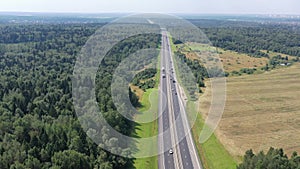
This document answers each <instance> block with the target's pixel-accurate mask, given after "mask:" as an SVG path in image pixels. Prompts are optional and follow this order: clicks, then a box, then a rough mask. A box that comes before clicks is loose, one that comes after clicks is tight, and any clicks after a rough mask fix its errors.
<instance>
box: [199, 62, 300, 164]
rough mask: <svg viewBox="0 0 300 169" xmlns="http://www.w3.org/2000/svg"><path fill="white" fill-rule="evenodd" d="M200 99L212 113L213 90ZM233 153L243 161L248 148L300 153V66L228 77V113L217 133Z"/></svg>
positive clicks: (224, 116)
mask: <svg viewBox="0 0 300 169" xmlns="http://www.w3.org/2000/svg"><path fill="white" fill-rule="evenodd" d="M207 85H208V87H207V90H206V91H205V93H204V95H202V96H201V99H200V100H201V104H200V111H201V113H202V114H203V117H204V118H205V117H206V115H207V112H208V110H209V106H210V105H209V103H210V99H211V89H210V88H209V83H207ZM215 134H216V136H217V138H218V139H219V140H220V141H221V143H222V144H223V145H224V146H225V148H226V149H227V150H228V151H229V153H230V154H232V155H233V156H235V157H237V158H236V159H240V158H238V157H241V156H243V155H244V153H245V151H246V150H248V149H253V150H254V151H255V152H258V151H260V150H264V151H267V150H268V149H269V147H270V146H273V147H276V148H283V149H284V150H285V152H286V153H287V154H288V155H291V153H292V152H293V151H297V152H298V153H300V64H299V63H297V64H295V65H293V66H291V67H287V68H281V69H275V70H272V71H270V72H266V73H262V74H256V75H244V76H239V77H229V78H228V79H227V101H226V106H225V111H224V114H223V117H222V120H221V121H220V124H219V127H218V129H217V131H216V132H215Z"/></svg>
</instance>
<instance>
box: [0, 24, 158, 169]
mask: <svg viewBox="0 0 300 169" xmlns="http://www.w3.org/2000/svg"><path fill="white" fill-rule="evenodd" d="M100 26H101V25H99V24H43V25H2V26H0V32H1V37H0V42H1V43H0V51H1V52H0V64H1V65H0V79H1V81H0V86H1V89H2V90H0V98H1V100H0V120H1V123H0V168H1V169H5V168H85V169H87V168H107V169H108V168H132V164H133V163H132V159H127V158H123V157H120V156H117V155H112V154H110V153H109V152H107V151H105V150H103V149H101V148H100V147H98V146H97V145H96V144H95V143H94V142H93V141H92V140H91V139H89V138H88V137H87V136H86V133H85V132H84V131H83V129H82V128H81V125H80V123H79V121H78V120H77V118H76V115H75V112H74V107H73V103H72V98H71V97H72V96H71V77H72V73H73V67H74V64H75V61H76V55H77V54H78V53H79V52H80V50H81V47H82V46H83V45H84V44H85V42H86V41H87V39H88V38H89V36H90V35H92V34H93V33H94V32H95V30H96V29H97V28H99V27H100ZM159 42H160V36H158V35H144V36H140V37H133V38H132V39H129V40H127V41H124V42H121V44H120V45H119V47H118V46H116V47H115V48H114V49H113V50H112V51H111V52H110V53H108V56H107V57H106V58H105V59H104V61H103V63H102V68H101V69H100V70H99V77H98V78H97V84H99V85H97V93H98V94H97V96H99V97H98V98H97V100H98V102H99V107H100V109H101V110H103V112H104V114H105V117H106V118H107V119H108V121H109V123H110V124H111V125H112V126H113V127H114V128H115V129H116V130H119V131H120V132H121V133H124V134H126V135H129V134H130V132H132V130H133V128H134V124H132V123H130V122H129V121H128V120H125V118H122V116H121V115H119V114H118V113H117V111H116V110H115V107H114V105H113V104H112V101H111V98H110V93H109V92H108V91H109V90H108V88H109V86H110V83H111V74H112V72H113V70H114V69H115V68H116V66H117V65H118V63H119V62H121V60H122V59H123V58H125V57H126V56H128V55H129V54H130V53H132V52H134V51H136V50H138V49H141V48H148V47H149V46H150V47H154V48H156V47H157V45H158V44H159ZM127 45H129V46H132V48H131V49H129V48H123V47H124V46H127ZM121 46H122V47H121ZM103 65H104V66H103ZM130 96H131V100H132V102H133V103H134V104H137V100H138V99H137V98H136V96H135V95H134V94H133V93H132V92H130Z"/></svg>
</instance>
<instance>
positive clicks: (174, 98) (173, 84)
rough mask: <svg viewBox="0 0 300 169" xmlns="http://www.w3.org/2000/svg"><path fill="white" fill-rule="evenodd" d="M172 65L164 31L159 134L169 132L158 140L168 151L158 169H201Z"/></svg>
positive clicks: (162, 147)
mask: <svg viewBox="0 0 300 169" xmlns="http://www.w3.org/2000/svg"><path fill="white" fill-rule="evenodd" d="M173 63H174V62H173V59H172V52H171V47H170V40H169V37H168V34H167V32H166V31H162V50H161V67H162V68H161V78H160V101H159V105H160V111H161V112H160V113H161V116H160V118H159V133H162V131H168V130H169V131H170V132H166V133H167V134H164V135H163V137H162V138H159V148H160V149H163V150H165V152H164V153H163V154H162V155H160V156H159V168H160V169H175V168H176V169H177V168H178V169H179V168H180V169H202V165H201V162H200V160H199V157H198V154H197V151H196V148H195V145H194V143H193V140H192V137H191V134H190V129H189V124H188V121H187V117H186V113H185V109H184V106H183V103H182V102H183V101H182V99H181V97H180V94H179V92H180V91H179V86H178V85H179V84H177V79H176V74H175V68H174V65H173ZM178 143H179V144H178Z"/></svg>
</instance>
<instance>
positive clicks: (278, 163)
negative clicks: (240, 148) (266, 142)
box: [237, 147, 300, 169]
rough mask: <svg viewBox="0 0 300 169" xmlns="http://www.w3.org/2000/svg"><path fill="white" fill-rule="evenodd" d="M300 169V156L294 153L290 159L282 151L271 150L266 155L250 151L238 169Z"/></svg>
mask: <svg viewBox="0 0 300 169" xmlns="http://www.w3.org/2000/svg"><path fill="white" fill-rule="evenodd" d="M254 168H255V169H298V168H300V156H298V154H297V152H294V153H293V154H292V156H291V158H290V159H289V158H288V156H287V155H286V154H284V151H283V150H282V149H274V148H272V147H271V148H270V149H269V151H268V152H267V153H266V154H265V153H264V152H263V151H261V152H259V153H258V154H254V153H253V151H252V150H248V151H247V152H246V154H245V156H244V161H243V163H242V164H240V165H239V166H238V167H237V169H254Z"/></svg>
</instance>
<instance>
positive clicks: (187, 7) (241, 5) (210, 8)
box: [0, 0, 300, 14]
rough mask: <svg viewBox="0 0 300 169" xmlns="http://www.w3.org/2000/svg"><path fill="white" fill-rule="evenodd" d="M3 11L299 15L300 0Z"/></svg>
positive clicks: (130, 0)
mask: <svg viewBox="0 0 300 169" xmlns="http://www.w3.org/2000/svg"><path fill="white" fill-rule="evenodd" d="M0 11H16V12H80V13H104V12H134V13H141V12H142V13H144V12H146V13H217V14H218V13H222V14H300V0H105V1H104V0H0Z"/></svg>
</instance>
